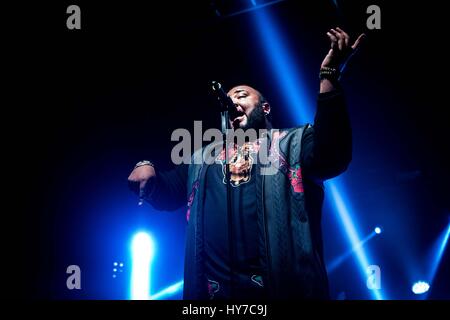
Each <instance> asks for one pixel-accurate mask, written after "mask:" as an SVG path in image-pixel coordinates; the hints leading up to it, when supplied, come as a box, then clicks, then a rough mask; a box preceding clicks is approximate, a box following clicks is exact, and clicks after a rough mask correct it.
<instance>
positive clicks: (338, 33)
mask: <svg viewBox="0 0 450 320" xmlns="http://www.w3.org/2000/svg"><path fill="white" fill-rule="evenodd" d="M327 36H328V38H330V40H331V49H330V51H328V54H327V55H326V57H325V59H324V60H323V62H322V65H321V67H322V68H323V67H327V68H335V69H338V70H340V69H341V68H343V67H344V66H345V64H346V63H347V61H348V59H349V58H350V57H351V56H352V55H353V53H355V51H356V50H357V49H358V47H359V45H360V44H361V42H362V39H363V38H364V37H365V34H364V33H362V34H361V35H360V36H359V37H358V39H356V41H355V42H354V43H353V45H351V42H350V37H349V35H348V34H347V33H346V32H345V31H344V30H342V29H341V28H339V27H337V28H336V29H330V31H328V32H327Z"/></svg>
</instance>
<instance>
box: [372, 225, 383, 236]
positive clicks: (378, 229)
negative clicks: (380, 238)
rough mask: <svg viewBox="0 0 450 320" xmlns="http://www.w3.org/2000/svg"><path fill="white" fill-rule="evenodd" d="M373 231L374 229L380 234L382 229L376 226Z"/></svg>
mask: <svg viewBox="0 0 450 320" xmlns="http://www.w3.org/2000/svg"><path fill="white" fill-rule="evenodd" d="M373 231H374V232H375V233H376V234H380V233H381V231H382V230H381V228H380V227H376V228H375V229H374V230H373Z"/></svg>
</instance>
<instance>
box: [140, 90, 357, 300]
mask: <svg viewBox="0 0 450 320" xmlns="http://www.w3.org/2000/svg"><path fill="white" fill-rule="evenodd" d="M317 101H318V103H317V111H316V116H315V119H314V125H312V126H311V125H304V126H300V127H296V128H291V129H283V130H279V131H278V132H277V131H276V130H271V131H269V132H268V134H267V136H266V137H265V139H267V146H268V148H269V150H270V151H269V155H270V159H271V164H272V167H273V166H275V167H276V168H277V170H276V173H275V174H269V175H265V174H261V168H258V167H257V168H256V169H257V170H256V173H257V174H256V175H255V179H256V195H255V196H256V198H257V216H258V221H255V223H257V224H258V234H259V239H258V246H259V253H260V257H261V258H260V259H261V265H262V267H263V269H264V270H265V274H264V275H263V281H264V286H265V287H267V289H268V292H269V295H270V298H271V299H293V298H303V299H305V298H306V299H310V298H312V299H327V298H328V280H327V274H326V269H325V265H324V261H323V250H322V232H321V210H322V203H323V198H324V187H323V181H324V180H326V179H329V178H332V177H335V176H337V175H339V174H340V173H342V172H343V171H345V170H346V168H347V166H348V164H349V163H350V160H351V153H352V141H351V140H352V139H351V129H350V122H349V117H348V113H347V110H346V105H345V101H344V98H343V95H342V92H341V91H338V90H337V91H333V92H329V93H323V94H319V96H318V100H317ZM203 150H205V148H203V149H202V150H199V151H198V152H196V154H194V156H193V159H195V158H196V157H201V156H202V152H203ZM255 165H256V166H262V165H260V164H255ZM207 167H208V165H206V164H190V165H180V166H178V167H177V168H175V169H174V170H172V171H168V172H158V173H157V176H156V178H155V188H154V192H153V193H152V194H151V196H150V197H149V198H148V199H147V200H148V201H149V202H150V204H152V205H153V207H154V208H156V209H158V210H174V209H177V208H179V207H180V206H182V205H186V202H187V207H188V209H187V218H188V219H187V220H188V224H187V234H186V255H185V275H184V298H185V299H207V298H208V295H207V280H206V278H205V275H204V270H203V268H204V265H203V264H204V256H203V225H202V221H203V219H202V215H203V210H202V205H203V199H204V194H205V192H208V190H206V189H205V188H204V179H205V174H206V171H207Z"/></svg>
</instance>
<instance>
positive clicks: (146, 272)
mask: <svg viewBox="0 0 450 320" xmlns="http://www.w3.org/2000/svg"><path fill="white" fill-rule="evenodd" d="M154 254H155V246H154V243H153V240H152V238H151V237H150V235H149V234H148V233H146V232H139V233H137V234H136V235H135V236H134V237H133V241H132V270H131V299H132V300H148V298H149V296H150V295H151V292H150V289H151V264H152V260H153V257H154Z"/></svg>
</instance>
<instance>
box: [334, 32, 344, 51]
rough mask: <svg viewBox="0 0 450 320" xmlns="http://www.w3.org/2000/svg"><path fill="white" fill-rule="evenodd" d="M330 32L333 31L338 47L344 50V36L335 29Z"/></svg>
mask: <svg viewBox="0 0 450 320" xmlns="http://www.w3.org/2000/svg"><path fill="white" fill-rule="evenodd" d="M330 33H332V34H333V35H334V36H335V37H336V38H337V45H338V48H339V50H342V49H343V48H344V45H345V40H344V36H343V35H342V34H341V33H340V32H338V31H336V30H335V29H330Z"/></svg>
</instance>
